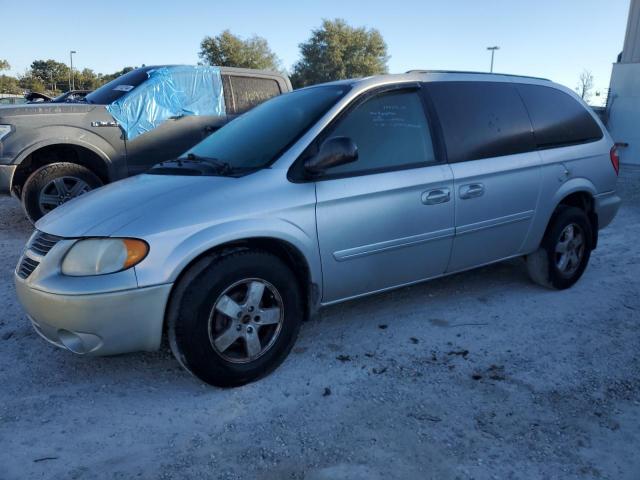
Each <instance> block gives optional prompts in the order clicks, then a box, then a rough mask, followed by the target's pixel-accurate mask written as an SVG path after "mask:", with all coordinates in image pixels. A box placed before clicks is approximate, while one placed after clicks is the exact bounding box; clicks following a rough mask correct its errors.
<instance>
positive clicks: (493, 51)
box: [487, 45, 500, 73]
mask: <svg viewBox="0 0 640 480" xmlns="http://www.w3.org/2000/svg"><path fill="white" fill-rule="evenodd" d="M487 50H491V70H489V72H490V73H493V55H494V54H495V53H496V50H500V47H498V46H497V45H496V46H494V47H487Z"/></svg>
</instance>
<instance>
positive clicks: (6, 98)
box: [0, 93, 27, 107]
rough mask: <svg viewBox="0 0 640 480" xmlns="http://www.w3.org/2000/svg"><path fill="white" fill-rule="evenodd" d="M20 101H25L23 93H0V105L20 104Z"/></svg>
mask: <svg viewBox="0 0 640 480" xmlns="http://www.w3.org/2000/svg"><path fill="white" fill-rule="evenodd" d="M22 103H27V99H26V98H24V95H13V94H8V93H0V107H2V106H4V105H20V104H22Z"/></svg>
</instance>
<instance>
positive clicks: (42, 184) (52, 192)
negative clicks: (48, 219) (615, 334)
mask: <svg viewBox="0 0 640 480" xmlns="http://www.w3.org/2000/svg"><path fill="white" fill-rule="evenodd" d="M100 186H102V181H101V180H100V178H98V176H97V175H96V174H95V173H93V172H92V171H91V170H89V169H88V168H85V167H83V166H81V165H77V164H75V163H67V162H60V163H51V164H49V165H45V166H44V167H40V168H39V169H38V170H36V171H35V172H33V173H32V174H31V175H30V176H29V178H28V179H27V181H26V182H25V184H24V186H23V187H22V207H23V208H24V211H25V213H26V214H27V217H28V218H29V220H31V222H33V223H35V222H36V221H37V220H38V219H39V218H40V217H42V216H44V215H46V214H47V213H49V212H50V211H51V210H53V209H54V208H56V207H58V206H59V205H62V204H63V203H66V202H68V201H69V200H71V199H72V198H76V197H78V196H80V195H82V194H84V193H87V192H88V191H89V190H93V189H95V188H98V187H100Z"/></svg>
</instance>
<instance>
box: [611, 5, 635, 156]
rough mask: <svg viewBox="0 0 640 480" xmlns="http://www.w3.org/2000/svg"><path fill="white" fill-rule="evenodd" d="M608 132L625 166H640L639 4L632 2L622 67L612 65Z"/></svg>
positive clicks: (617, 64) (620, 64)
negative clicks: (620, 145) (617, 146)
mask: <svg viewBox="0 0 640 480" xmlns="http://www.w3.org/2000/svg"><path fill="white" fill-rule="evenodd" d="M607 105H608V111H607V113H608V117H609V120H608V122H607V128H608V129H609V132H610V133H611V136H612V137H613V140H614V141H615V142H617V143H625V144H628V146H627V147H621V148H619V149H618V152H619V153H620V161H621V162H622V163H634V164H638V165H640V0H631V2H630V5H629V18H628V19H627V31H626V34H625V39H624V47H623V50H622V56H621V59H620V63H614V64H613V70H612V72H611V83H610V89H609V100H608V102H607Z"/></svg>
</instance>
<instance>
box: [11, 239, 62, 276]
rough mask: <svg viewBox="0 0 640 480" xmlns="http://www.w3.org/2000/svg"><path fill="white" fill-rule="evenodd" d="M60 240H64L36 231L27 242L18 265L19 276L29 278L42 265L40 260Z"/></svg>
mask: <svg viewBox="0 0 640 480" xmlns="http://www.w3.org/2000/svg"><path fill="white" fill-rule="evenodd" d="M60 240H62V238H61V237H56V236H55V235H49V234H48V233H44V232H38V231H36V232H34V234H33V235H31V238H30V239H29V243H27V248H26V250H25V253H24V255H23V256H22V259H21V260H20V263H19V265H18V268H17V274H18V276H19V277H20V278H22V279H26V278H28V277H29V275H31V274H32V273H33V271H34V270H35V269H36V267H37V266H38V265H40V262H39V261H38V260H41V259H42V257H44V256H45V255H46V254H47V253H49V251H50V250H51V249H52V248H53V247H54V246H55V244H56V243H58V242H59V241H60ZM34 257H35V258H34Z"/></svg>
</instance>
